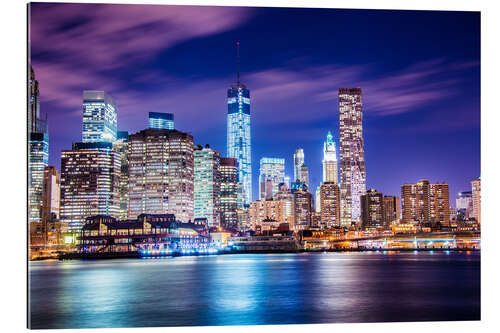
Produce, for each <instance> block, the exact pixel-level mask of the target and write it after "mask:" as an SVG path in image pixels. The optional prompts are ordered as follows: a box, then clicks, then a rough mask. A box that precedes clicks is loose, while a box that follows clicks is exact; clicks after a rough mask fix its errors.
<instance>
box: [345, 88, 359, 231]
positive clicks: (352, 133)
mask: <svg viewBox="0 0 500 333" xmlns="http://www.w3.org/2000/svg"><path fill="white" fill-rule="evenodd" d="M339 128H340V202H341V206H340V214H341V217H340V219H341V222H342V225H350V224H351V223H359V220H360V216H361V205H360V199H361V196H362V195H364V194H365V192H366V169H365V152H364V143H363V111H362V101H361V88H340V89H339Z"/></svg>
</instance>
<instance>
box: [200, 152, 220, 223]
mask: <svg viewBox="0 0 500 333" xmlns="http://www.w3.org/2000/svg"><path fill="white" fill-rule="evenodd" d="M219 169H220V153H219V152H218V151H217V150H214V149H211V148H210V146H209V145H206V146H205V147H204V148H202V147H201V146H197V147H196V149H195V151H194V218H195V219H196V218H206V221H207V223H208V226H209V227H219V226H220V214H221V211H220V200H221V195H220V187H221V176H220V170H219Z"/></svg>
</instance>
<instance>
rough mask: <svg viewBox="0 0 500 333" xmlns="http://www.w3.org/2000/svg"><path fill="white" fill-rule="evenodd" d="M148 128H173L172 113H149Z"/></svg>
mask: <svg viewBox="0 0 500 333" xmlns="http://www.w3.org/2000/svg"><path fill="white" fill-rule="evenodd" d="M149 128H157V129H169V130H173V129H174V115H173V114H171V113H163V112H150V113H149Z"/></svg>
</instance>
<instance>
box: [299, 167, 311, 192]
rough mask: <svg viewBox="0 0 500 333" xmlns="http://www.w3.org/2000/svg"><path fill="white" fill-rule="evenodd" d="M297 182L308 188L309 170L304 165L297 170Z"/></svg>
mask: <svg viewBox="0 0 500 333" xmlns="http://www.w3.org/2000/svg"><path fill="white" fill-rule="evenodd" d="M299 181H300V182H302V183H304V184H305V185H306V187H307V188H309V168H308V167H307V166H306V165H305V164H302V165H301V167H300V168H299Z"/></svg>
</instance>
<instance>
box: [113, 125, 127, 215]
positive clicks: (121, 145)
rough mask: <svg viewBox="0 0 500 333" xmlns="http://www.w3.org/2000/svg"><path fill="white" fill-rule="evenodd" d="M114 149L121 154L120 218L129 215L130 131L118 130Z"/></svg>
mask: <svg viewBox="0 0 500 333" xmlns="http://www.w3.org/2000/svg"><path fill="white" fill-rule="evenodd" d="M113 150H114V151H115V152H116V153H117V154H118V155H119V156H120V161H121V167H120V214H119V219H121V220H125V219H127V217H128V132H127V131H119V132H117V138H116V141H115V142H113Z"/></svg>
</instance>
